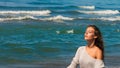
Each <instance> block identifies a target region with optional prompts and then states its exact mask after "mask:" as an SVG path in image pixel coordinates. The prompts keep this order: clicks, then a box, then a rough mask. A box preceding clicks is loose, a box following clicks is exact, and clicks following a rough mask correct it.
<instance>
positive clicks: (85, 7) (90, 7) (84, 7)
mask: <svg viewBox="0 0 120 68" xmlns="http://www.w3.org/2000/svg"><path fill="white" fill-rule="evenodd" d="M79 7H80V8H83V9H95V6H79Z"/></svg>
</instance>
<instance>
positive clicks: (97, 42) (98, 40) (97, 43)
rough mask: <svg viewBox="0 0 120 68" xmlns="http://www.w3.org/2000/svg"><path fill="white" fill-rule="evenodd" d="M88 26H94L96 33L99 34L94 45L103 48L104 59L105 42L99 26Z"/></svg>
mask: <svg viewBox="0 0 120 68" xmlns="http://www.w3.org/2000/svg"><path fill="white" fill-rule="evenodd" d="M88 27H92V28H93V29H94V30H95V35H96V36H97V38H96V39H95V43H94V45H95V46H97V47H98V48H99V49H101V50H102V59H103V60H104V43H103V38H102V34H101V32H100V30H99V28H98V27H97V26H95V25H88V26H87V28H88Z"/></svg>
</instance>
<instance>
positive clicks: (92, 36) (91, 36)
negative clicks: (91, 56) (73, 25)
mask: <svg viewBox="0 0 120 68" xmlns="http://www.w3.org/2000/svg"><path fill="white" fill-rule="evenodd" d="M93 38H94V35H93V34H87V35H85V39H86V40H88V39H93Z"/></svg>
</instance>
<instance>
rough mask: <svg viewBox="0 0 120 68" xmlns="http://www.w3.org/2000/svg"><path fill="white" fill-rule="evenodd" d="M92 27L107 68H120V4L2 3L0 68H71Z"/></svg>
mask: <svg viewBox="0 0 120 68" xmlns="http://www.w3.org/2000/svg"><path fill="white" fill-rule="evenodd" d="M88 25H96V26H97V27H99V29H100V31H101V33H102V36H103V40H104V48H105V65H106V68H120V0H103V1H102V0H0V68H66V67H67V66H68V65H69V64H70V62H71V60H72V58H73V57H74V55H75V53H76V50H77V48H78V47H80V46H86V45H87V43H86V41H85V40H84V33H85V30H86V27H87V26H88Z"/></svg>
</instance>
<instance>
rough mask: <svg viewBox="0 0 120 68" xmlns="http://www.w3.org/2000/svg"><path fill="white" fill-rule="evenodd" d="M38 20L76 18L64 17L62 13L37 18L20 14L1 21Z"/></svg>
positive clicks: (0, 19)
mask: <svg viewBox="0 0 120 68" xmlns="http://www.w3.org/2000/svg"><path fill="white" fill-rule="evenodd" d="M28 19H31V20H38V21H63V20H74V18H70V17H64V16H62V15H58V16H54V17H48V18H37V17H34V16H29V15H27V16H20V17H9V18H0V21H12V20H28Z"/></svg>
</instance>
